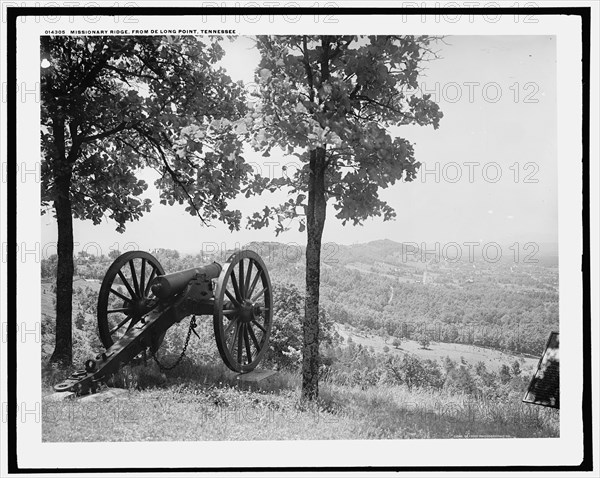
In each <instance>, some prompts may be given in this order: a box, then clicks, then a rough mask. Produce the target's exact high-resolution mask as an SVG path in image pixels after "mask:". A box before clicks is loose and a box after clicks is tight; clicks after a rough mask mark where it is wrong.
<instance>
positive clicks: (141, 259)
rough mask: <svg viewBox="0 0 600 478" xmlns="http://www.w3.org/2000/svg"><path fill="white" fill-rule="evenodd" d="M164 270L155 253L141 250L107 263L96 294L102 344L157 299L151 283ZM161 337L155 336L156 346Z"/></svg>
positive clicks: (135, 320)
mask: <svg viewBox="0 0 600 478" xmlns="http://www.w3.org/2000/svg"><path fill="white" fill-rule="evenodd" d="M164 273H165V271H164V269H163V268H162V266H161V265H160V263H159V262H158V261H157V260H156V258H155V257H153V256H152V255H150V254H148V253H147V252H143V251H130V252H126V253H125V254H121V255H120V256H119V257H117V259H115V261H114V262H113V263H112V265H111V266H110V267H109V269H108V271H107V273H106V275H105V276H104V280H103V281H102V286H101V287H100V294H99V295H98V332H99V334H100V340H101V341H102V345H104V347H105V348H107V349H108V348H109V347H110V346H111V345H112V344H113V343H115V342H116V341H117V340H119V339H120V338H121V337H122V336H123V335H124V334H125V332H127V331H128V330H129V329H131V328H132V327H133V326H134V325H135V324H136V323H138V322H139V321H140V319H141V318H142V316H144V315H145V314H147V313H148V312H150V311H151V310H152V309H153V308H154V307H155V306H156V305H157V302H156V301H155V300H153V299H154V298H155V297H154V294H153V293H152V290H151V289H150V283H151V282H152V280H153V279H154V278H155V277H156V276H157V275H164ZM163 338H164V334H163V335H162V336H161V337H159V338H158V340H157V341H156V343H155V344H153V347H154V348H155V349H157V348H158V347H159V346H160V343H161V342H162V339H163Z"/></svg>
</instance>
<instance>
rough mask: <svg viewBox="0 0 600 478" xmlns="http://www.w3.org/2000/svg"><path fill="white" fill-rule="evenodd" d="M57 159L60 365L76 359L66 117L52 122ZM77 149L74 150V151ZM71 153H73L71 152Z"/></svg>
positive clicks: (70, 168)
mask: <svg viewBox="0 0 600 478" xmlns="http://www.w3.org/2000/svg"><path fill="white" fill-rule="evenodd" d="M53 130H54V131H53V133H54V140H55V144H56V145H57V151H58V158H56V160H55V162H54V188H55V189H54V191H55V200H54V209H55V211H56V221H57V224H58V245H57V250H58V263H57V269H56V344H55V346H54V352H53V353H52V357H50V363H56V364H59V365H61V366H67V365H71V363H72V362H73V336H72V312H73V271H74V267H73V216H72V212H71V193H70V187H71V178H72V175H73V166H72V162H71V158H70V157H69V158H67V157H66V155H65V148H64V144H65V143H64V120H63V119H62V118H58V119H56V120H55V121H54V124H53ZM74 152H75V151H74V150H73V149H72V151H71V153H74ZM69 156H71V155H69Z"/></svg>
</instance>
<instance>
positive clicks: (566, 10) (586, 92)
mask: <svg viewBox="0 0 600 478" xmlns="http://www.w3.org/2000/svg"><path fill="white" fill-rule="evenodd" d="M290 10H293V11H295V12H297V13H298V14H306V15H314V14H322V13H323V12H326V11H330V12H333V13H335V14H338V15H369V14H373V13H377V14H390V15H399V14H402V15H425V14H433V13H435V14H452V15H457V14H465V15H467V14H468V15H482V14H489V13H490V9H489V8H408V9H402V8H388V7H381V8H363V7H356V8H353V7H351V8H347V7H342V8H335V9H333V8H306V7H301V8H298V9H296V8H294V9H290V8H280V7H275V8H263V7H261V8H248V7H244V8H234V7H221V8H199V7H136V8H130V7H123V8H121V7H99V8H96V7H73V8H69V7H41V8H35V7H8V8H7V63H6V64H7V84H8V85H16V84H17V69H16V61H17V21H18V19H19V17H23V16H31V15H35V16H43V15H48V16H50V15H57V14H65V15H69V16H80V15H88V16H89V15H123V14H130V15H135V16H148V15H156V14H160V15H163V16H173V15H177V16H184V15H200V14H201V15H210V16H213V15H215V16H217V15H227V14H229V15H231V14H253V15H256V14H269V15H280V14H284V13H289V12H290ZM493 11H494V13H497V14H506V15H509V14H511V15H512V14H517V13H518V14H520V15H525V14H529V15H536V16H540V15H542V16H543V15H570V16H578V17H580V18H581V44H582V66H581V68H582V69H581V78H582V98H581V100H582V132H581V139H582V220H583V225H582V239H583V244H582V247H583V250H582V263H581V271H582V286H583V295H582V306H583V317H582V328H583V333H582V335H583V342H582V344H581V346H582V359H583V367H582V368H583V377H582V378H583V390H582V397H581V399H582V412H583V437H582V439H583V459H582V462H581V463H580V464H579V465H560V466H552V465H524V466H519V465H514V466H468V465H465V466H347V467H346V466H324V467H311V466H307V467H295V466H294V467H269V466H264V467H263V466H261V467H247V468H246V467H227V466H224V467H210V468H203V467H187V468H177V467H166V468H153V469H151V471H150V469H149V468H144V467H122V468H113V469H110V468H22V467H20V466H19V459H18V456H17V448H16V445H17V367H18V364H17V344H16V337H17V321H16V320H12V321H8V324H7V331H8V334H7V337H9V339H8V340H7V397H8V408H7V425H8V430H7V432H8V433H7V438H8V440H7V445H8V455H7V456H8V463H7V464H8V472H9V473H15V474H25V473H35V474H51V473H52V474H56V473H113V472H120V473H133V472H138V473H142V472H143V473H150V472H151V473H158V472H163V473H164V472H174V471H177V472H240V471H251V472H298V471H305V472H309V471H327V472H335V471H343V472H350V471H352V472H366V471H379V472H385V471H405V472H407V471H410V472H413V471H423V472H440V471H446V472H457V471H467V472H483V471H487V472H516V471H531V472H536V471H537V472H540V471H552V472H574V471H579V472H581V471H591V470H592V469H593V468H592V459H593V456H592V447H593V443H592V440H593V437H592V373H591V350H592V349H591V348H592V339H591V332H592V329H591V286H590V206H589V200H590V184H589V182H590V176H589V169H590V157H589V153H590V131H589V130H590V23H591V7H540V8H530V7H525V8H512V7H500V8H495V9H493ZM16 124H17V92H16V89H15V88H14V87H9V88H8V92H7V126H8V128H7V158H8V164H7V214H8V217H7V223H8V227H7V233H8V234H7V242H8V244H7V256H8V259H7V280H6V284H7V299H8V303H7V311H9V312H13V313H14V314H15V316H16V314H17V313H18V311H17V294H19V293H23V291H21V292H19V291H18V290H17V228H16V215H17V200H16V198H17V181H16V172H17V171H16V167H17V162H16V158H17V128H16ZM13 212H14V215H13ZM11 315H12V314H11Z"/></svg>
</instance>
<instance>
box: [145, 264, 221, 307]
mask: <svg viewBox="0 0 600 478" xmlns="http://www.w3.org/2000/svg"><path fill="white" fill-rule="evenodd" d="M221 269H222V267H221V264H218V263H217V262H213V263H212V264H208V265H206V266H202V267H195V268H194V269H188V270H186V271H180V272H174V273H173V274H165V275H164V276H158V277H156V278H155V279H154V280H153V281H152V286H151V287H152V292H154V295H155V296H156V297H158V298H159V299H168V298H169V297H173V296H175V295H177V294H179V293H180V292H182V291H183V290H184V289H185V288H186V286H187V285H188V283H189V282H190V281H191V280H192V279H194V278H196V277H197V276H204V279H205V280H211V279H216V278H217V277H219V275H220V274H221Z"/></svg>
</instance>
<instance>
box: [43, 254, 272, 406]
mask: <svg viewBox="0 0 600 478" xmlns="http://www.w3.org/2000/svg"><path fill="white" fill-rule="evenodd" d="M97 315H98V332H99V336H100V341H101V342H102V345H103V346H104V348H105V351H104V352H101V353H99V354H98V355H96V357H95V358H94V359H89V360H86V361H85V364H84V369H82V370H78V371H76V372H75V373H73V374H71V375H70V376H69V377H68V378H67V379H66V380H64V381H63V382H61V383H59V384H57V385H55V386H54V390H55V391H57V392H66V391H70V392H74V393H76V394H77V395H85V394H88V393H94V392H96V391H97V390H98V388H99V387H100V386H101V385H102V384H103V383H105V382H106V381H107V380H108V378H110V376H111V375H112V374H113V373H115V372H116V371H117V370H118V369H119V367H121V366H122V365H124V364H126V363H129V362H131V361H132V360H134V359H136V358H138V357H145V356H146V353H147V351H149V352H150V354H152V357H153V358H154V359H155V360H156V361H157V362H158V363H159V364H160V362H159V361H158V359H157V352H158V349H159V347H160V345H161V343H162V341H163V339H164V337H165V334H166V332H167V330H168V329H169V328H170V327H171V326H173V325H174V324H176V323H179V322H181V321H182V320H183V319H184V318H185V317H188V316H192V318H191V319H190V327H189V330H188V334H187V338H186V341H185V346H184V350H183V351H182V353H181V355H180V357H179V360H180V359H181V358H182V357H183V355H184V353H185V349H186V348H187V345H188V342H189V339H190V336H191V333H192V332H194V333H195V331H194V328H195V323H196V322H195V321H196V316H198V315H212V316H213V329H214V334H215V340H216V344H217V348H218V350H219V354H220V356H221V359H222V360H223V362H224V363H225V365H226V366H227V367H228V368H229V369H231V370H233V371H234V372H238V373H246V372H250V371H252V370H254V368H255V367H256V366H257V365H258V364H259V362H260V360H261V359H262V357H263V355H264V354H265V352H266V350H267V348H268V343H269V335H270V332H271V325H272V319H273V298H272V288H271V280H270V278H269V274H268V272H267V268H266V267H265V264H264V262H263V261H262V259H261V258H260V257H259V256H258V254H256V252H254V251H250V250H242V251H238V252H236V253H233V254H232V255H231V256H230V257H229V258H228V260H227V262H226V263H225V264H223V265H220V264H219V263H217V262H214V263H212V264H208V265H204V266H201V267H197V268H192V269H188V270H184V271H179V272H174V273H172V274H165V271H164V269H163V268H162V266H161V265H160V263H159V262H158V260H157V259H156V258H155V257H153V256H152V255H151V254H149V253H147V252H143V251H130V252H126V253H125V254H122V255H121V256H119V257H118V258H117V259H116V260H115V261H114V262H113V264H112V265H111V266H110V267H109V269H108V271H107V273H106V275H105V277H104V279H103V281H102V285H101V287H100V292H99V295H98V307H97ZM162 368H163V366H162V365H161V369H162ZM164 368H167V369H168V368H172V367H171V366H164Z"/></svg>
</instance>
